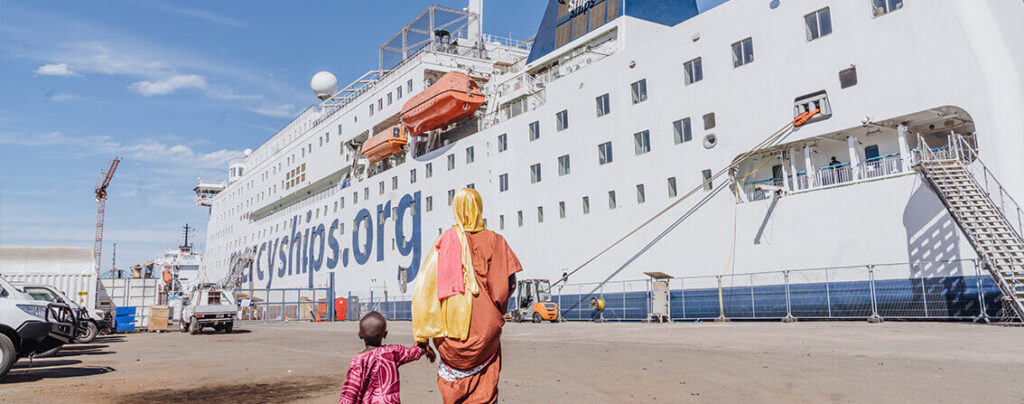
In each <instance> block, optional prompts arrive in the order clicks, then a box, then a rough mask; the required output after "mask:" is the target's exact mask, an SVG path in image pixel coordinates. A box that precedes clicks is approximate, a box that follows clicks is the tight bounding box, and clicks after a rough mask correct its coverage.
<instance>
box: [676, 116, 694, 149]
mask: <svg viewBox="0 0 1024 404" xmlns="http://www.w3.org/2000/svg"><path fill="white" fill-rule="evenodd" d="M672 132H673V134H674V135H675V140H676V144H680V143H683V142H689V141H690V140H693V127H692V125H690V118H683V119H680V120H678V121H675V122H672Z"/></svg>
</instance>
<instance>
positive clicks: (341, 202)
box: [338, 196, 345, 209]
mask: <svg viewBox="0 0 1024 404" xmlns="http://www.w3.org/2000/svg"><path fill="white" fill-rule="evenodd" d="M338 202H339V203H338V206H340V207H341V208H342V209H345V197H344V196H343V197H341V199H338Z"/></svg>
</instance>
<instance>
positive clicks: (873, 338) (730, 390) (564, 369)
mask: <svg viewBox="0 0 1024 404" xmlns="http://www.w3.org/2000/svg"><path fill="white" fill-rule="evenodd" d="M1022 337H1024V327H1008V326H999V325H983V324H971V323H927V322H886V323H882V324H868V323H867V322H798V323H792V324H783V323H776V322H731V323H703V324H693V323H686V324H680V323H677V324H640V323H606V324H588V323H562V324H550V323H542V324H532V323H527V324H507V325H506V326H505V329H504V335H503V336H502V355H503V356H502V362H503V368H502V370H501V382H500V383H501V384H500V387H499V390H500V398H501V400H500V401H502V402H517V403H540V402H563V403H594V402H601V403H616V402H622V403H625V402H630V403H633V402H740V401H742V402H808V403H812V402H813V403H820V402H927V403H944V402H1022V401H1024V338H1022ZM386 342H387V343H392V344H406V345H410V344H412V330H411V324H410V323H409V322H401V321H393V322H389V334H388V339H387V341H386ZM361 350H362V344H361V341H360V340H359V339H358V338H357V337H356V324H355V323H354V322H338V323H308V322H294V321H293V322H289V323H266V324H238V325H236V327H235V332H234V333H232V334H223V333H219V332H216V333H215V332H212V331H208V332H204V333H203V334H201V335H188V334H184V333H180V332H166V333H134V334H122V335H111V336H102V337H100V338H98V339H97V340H96V341H95V342H93V343H91V344H85V345H67V346H65V347H64V348H63V349H62V351H61V352H60V353H58V354H57V356H56V357H52V358H45V359H36V360H34V361H32V363H31V364H30V363H29V361H28V360H27V359H23V360H21V361H19V362H18V363H17V364H16V365H15V368H14V369H12V370H11V372H10V374H9V375H8V376H7V378H5V380H4V381H3V382H2V384H0V402H7V403H50V402H73V403H77V402H82V403H86V402H113V403H147V404H152V403H164V402H185V401H188V402H246V403H257V402H266V403H270V402H275V403H276V402H316V403H336V402H337V400H338V394H339V392H340V390H341V384H342V382H343V381H344V377H345V372H346V368H347V366H348V363H349V361H350V359H351V358H352V355H353V354H356V353H358V352H359V351H361ZM30 365H31V366H30ZM400 374H401V385H402V398H403V400H404V401H406V402H410V403H424V402H425V403H437V402H440V396H439V394H438V393H437V386H436V365H435V364H431V363H429V362H427V360H426V358H423V359H421V360H419V361H417V362H412V363H409V364H407V365H404V366H402V367H401V368H400Z"/></svg>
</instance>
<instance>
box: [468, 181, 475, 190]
mask: <svg viewBox="0 0 1024 404" xmlns="http://www.w3.org/2000/svg"><path fill="white" fill-rule="evenodd" d="M466 188H469V189H476V184H474V183H472V182H471V183H469V184H466Z"/></svg>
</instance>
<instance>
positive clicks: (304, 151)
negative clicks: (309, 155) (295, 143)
mask: <svg viewBox="0 0 1024 404" xmlns="http://www.w3.org/2000/svg"><path fill="white" fill-rule="evenodd" d="M301 154H302V156H300V157H306V148H305V147H303V148H302V153H301Z"/></svg>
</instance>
